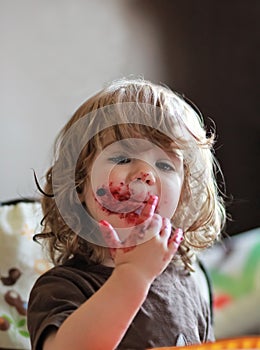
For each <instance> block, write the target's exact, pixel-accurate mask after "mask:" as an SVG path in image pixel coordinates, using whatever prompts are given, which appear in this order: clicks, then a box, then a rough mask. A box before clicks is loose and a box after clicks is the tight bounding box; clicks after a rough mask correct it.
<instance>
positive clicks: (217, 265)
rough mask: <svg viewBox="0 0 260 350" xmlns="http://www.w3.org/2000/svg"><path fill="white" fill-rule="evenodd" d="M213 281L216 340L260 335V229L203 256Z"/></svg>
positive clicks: (238, 237)
mask: <svg viewBox="0 0 260 350" xmlns="http://www.w3.org/2000/svg"><path fill="white" fill-rule="evenodd" d="M201 259H202V261H203V262H204V265H205V266H206V268H207V269H208V272H209V274H210V276H211V279H212V287H213V296H214V303H213V305H214V314H215V327H214V329H215V336H216V338H227V337H237V336H241V335H249V334H258V335H260V228H256V229H253V230H250V231H246V232H243V233H241V234H238V235H236V236H233V237H231V238H226V239H224V240H223V241H222V242H221V243H220V244H218V245H215V246H214V247H213V248H211V249H209V250H208V251H206V252H205V253H203V254H202V256H201Z"/></svg>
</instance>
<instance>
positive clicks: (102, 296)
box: [47, 264, 151, 350]
mask: <svg viewBox="0 0 260 350" xmlns="http://www.w3.org/2000/svg"><path fill="white" fill-rule="evenodd" d="M150 282H151V281H147V280H145V278H144V276H142V275H141V274H140V273H139V272H138V271H135V270H133V269H129V267H128V266H127V264H126V266H124V265H122V266H120V267H119V268H117V269H115V271H114V272H113V274H112V275H111V277H110V278H109V279H108V281H107V282H106V283H105V284H104V285H103V287H101V288H100V290H99V291H98V292H97V293H95V294H94V295H93V296H92V297H91V298H90V299H89V300H88V301H86V302H85V303H84V304H83V305H82V306H81V307H80V308H79V309H77V310H76V311H75V312H74V313H73V314H72V315H71V316H69V317H68V318H67V319H66V321H65V322H64V323H63V324H62V326H61V327H60V329H59V330H58V332H57V333H56V335H55V337H54V340H53V341H52V342H51V343H52V346H51V347H49V346H48V348H47V350H48V349H52V348H53V349H55V350H59V349H62V350H66V349H72V348H73V349H75V350H77V349H80V350H82V349H91V350H95V349H102V350H105V349H114V348H115V347H116V346H117V345H118V344H119V342H120V341H121V339H122V338H123V336H124V334H125V333H126V331H127V329H128V327H129V325H130V323H131V322H132V320H133V318H134V317H135V315H136V313H137V312H138V310H139V308H140V307H141V305H142V303H143V302H144V300H145V298H146V296H147V293H148V290H149V287H150ZM111 296H112V297H111Z"/></svg>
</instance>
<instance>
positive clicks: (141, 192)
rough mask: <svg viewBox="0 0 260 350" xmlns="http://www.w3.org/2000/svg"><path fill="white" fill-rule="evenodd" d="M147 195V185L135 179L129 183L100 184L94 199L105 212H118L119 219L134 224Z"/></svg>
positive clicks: (148, 194)
mask: <svg viewBox="0 0 260 350" xmlns="http://www.w3.org/2000/svg"><path fill="white" fill-rule="evenodd" d="M149 196H150V193H149V191H148V188H147V185H146V184H145V183H144V182H143V181H141V179H136V180H134V181H132V182H130V183H129V184H125V183H124V182H120V183H119V184H114V183H113V182H110V184H109V186H106V185H102V186H101V187H99V188H98V189H97V190H96V198H95V199H96V201H97V202H98V203H99V205H100V206H101V208H102V210H103V211H106V213H108V214H118V215H119V217H120V218H121V219H125V220H126V221H127V222H128V223H131V224H135V223H136V221H137V220H138V218H139V214H140V212H141V210H142V208H143V207H144V205H145V204H146V203H147V199H148V197H149Z"/></svg>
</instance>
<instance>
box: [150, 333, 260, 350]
mask: <svg viewBox="0 0 260 350" xmlns="http://www.w3.org/2000/svg"><path fill="white" fill-rule="evenodd" d="M177 349H178V350H179V349H193V350H227V349H233V350H243V349H260V336H245V337H241V338H240V337H238V338H227V339H220V340H217V341H215V342H212V343H203V344H197V345H187V346H181V347H175V346H170V347H162V348H153V350H177Z"/></svg>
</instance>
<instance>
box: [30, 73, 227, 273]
mask: <svg viewBox="0 0 260 350" xmlns="http://www.w3.org/2000/svg"><path fill="white" fill-rule="evenodd" d="M81 121H84V123H83V124H78V127H77V129H75V128H74V126H75V125H76V124H77V123H79V122H81ZM104 125H105V127H104ZM73 128H74V129H73ZM71 130H73V138H70V137H68V135H69V134H70V132H71ZM107 130H109V131H110V133H111V132H112V135H113V138H114V140H115V141H116V140H121V139H125V138H131V137H136V135H138V137H141V138H146V139H148V140H150V141H152V142H153V143H155V144H157V145H158V146H159V147H161V148H162V149H164V150H166V151H167V150H172V149H173V148H175V149H176V148H178V149H180V150H181V151H182V154H183V157H184V161H183V164H184V181H183V186H182V192H181V196H180V200H179V203H178V207H177V209H176V212H175V213H174V215H173V217H172V218H171V221H172V226H173V229H174V228H176V227H182V228H183V229H184V231H185V236H184V237H185V238H184V240H183V242H182V244H181V246H180V248H179V257H180V258H181V260H182V262H183V263H184V265H185V267H186V268H187V269H192V266H191V265H192V263H191V252H193V251H194V250H200V249H204V248H206V247H209V246H210V245H212V244H213V242H214V241H215V240H216V239H218V237H219V236H220V233H221V231H222V229H223V227H224V225H225V219H226V214H225V208H224V200H223V194H221V192H220V190H219V188H218V186H217V181H216V173H217V171H218V172H220V174H221V171H220V168H219V166H218V163H217V162H216V159H215V157H214V151H213V145H214V140H215V135H214V132H213V131H211V132H210V133H209V132H207V131H206V129H205V126H204V122H203V119H202V116H201V115H200V113H199V112H198V111H196V109H195V108H194V106H193V105H192V104H191V103H190V101H187V100H186V99H185V98H184V97H183V96H181V95H179V94H178V93H175V92H173V91H171V90H170V89H169V88H168V87H165V86H161V85H156V84H153V83H151V82H149V81H146V80H143V79H130V80H129V79H121V80H117V81H114V82H112V83H111V84H110V85H108V86H106V87H105V88H104V89H102V90H101V91H100V92H98V93H97V94H96V95H94V96H93V97H91V98H89V99H88V100H87V101H86V102H84V103H83V104H82V105H81V106H80V107H79V108H78V110H77V111H76V112H75V113H74V115H73V116H72V118H71V119H70V120H69V121H68V123H67V124H66V125H65V127H64V128H63V129H62V130H61V132H60V134H59V135H58V138H57V140H56V145H55V157H54V162H53V165H52V166H51V167H50V169H49V170H48V171H47V174H46V184H45V186H44V190H43V192H44V195H43V197H42V200H41V203H42V208H43V213H44V218H43V220H42V226H43V229H42V232H41V233H39V234H37V235H35V239H36V240H38V239H44V241H45V242H46V243H47V248H48V252H49V254H50V257H51V259H52V261H53V262H54V264H60V263H64V262H65V261H66V260H68V259H69V258H71V257H72V256H74V255H75V254H81V255H84V256H85V259H86V260H87V261H89V262H94V263H101V262H102V261H103V260H104V258H105V256H106V255H107V251H108V248H106V247H104V246H102V245H98V244H95V243H93V242H91V240H89V239H85V238H84V237H83V236H82V235H81V234H78V232H80V231H81V229H82V226H84V231H86V223H83V222H82V220H81V217H80V215H77V213H73V215H71V212H69V213H68V216H66V215H65V216H64V215H62V213H61V212H60V206H62V205H63V204H64V203H66V206H69V207H70V208H75V206H78V205H79V204H82V203H79V196H78V195H79V194H80V193H82V191H83V189H84V186H85V185H86V183H87V182H88V181H90V171H91V166H92V163H93V159H94V157H95V155H96V153H97V151H98V150H101V149H102V148H104V145H105V138H106V137H105V135H106V131H107ZM75 131H76V132H75ZM68 140H69V141H68ZM82 140H87V142H85V141H84V143H82V142H83V141H82ZM75 149H76V153H75ZM79 150H80V152H79ZM75 156H76V162H75ZM61 158H62V159H63V161H62V162H61V161H60V160H61ZM61 164H62V165H61ZM57 169H58V171H57ZM54 175H55V180H56V182H55V181H54V179H53V178H54ZM72 175H73V176H72ZM72 177H73V179H72ZM57 179H58V180H57ZM68 183H69V184H68ZM71 184H73V186H71ZM71 187H73V188H71ZM83 204H84V203H83ZM81 206H82V205H81ZM85 210H87V208H85ZM71 221H72V224H68V222H71ZM87 225H88V227H87V230H88V231H89V233H90V237H91V232H94V231H96V230H97V226H95V225H94V224H93V223H92V222H88V223H87ZM72 227H73V228H74V227H75V228H76V227H77V229H76V230H73V229H72Z"/></svg>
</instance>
